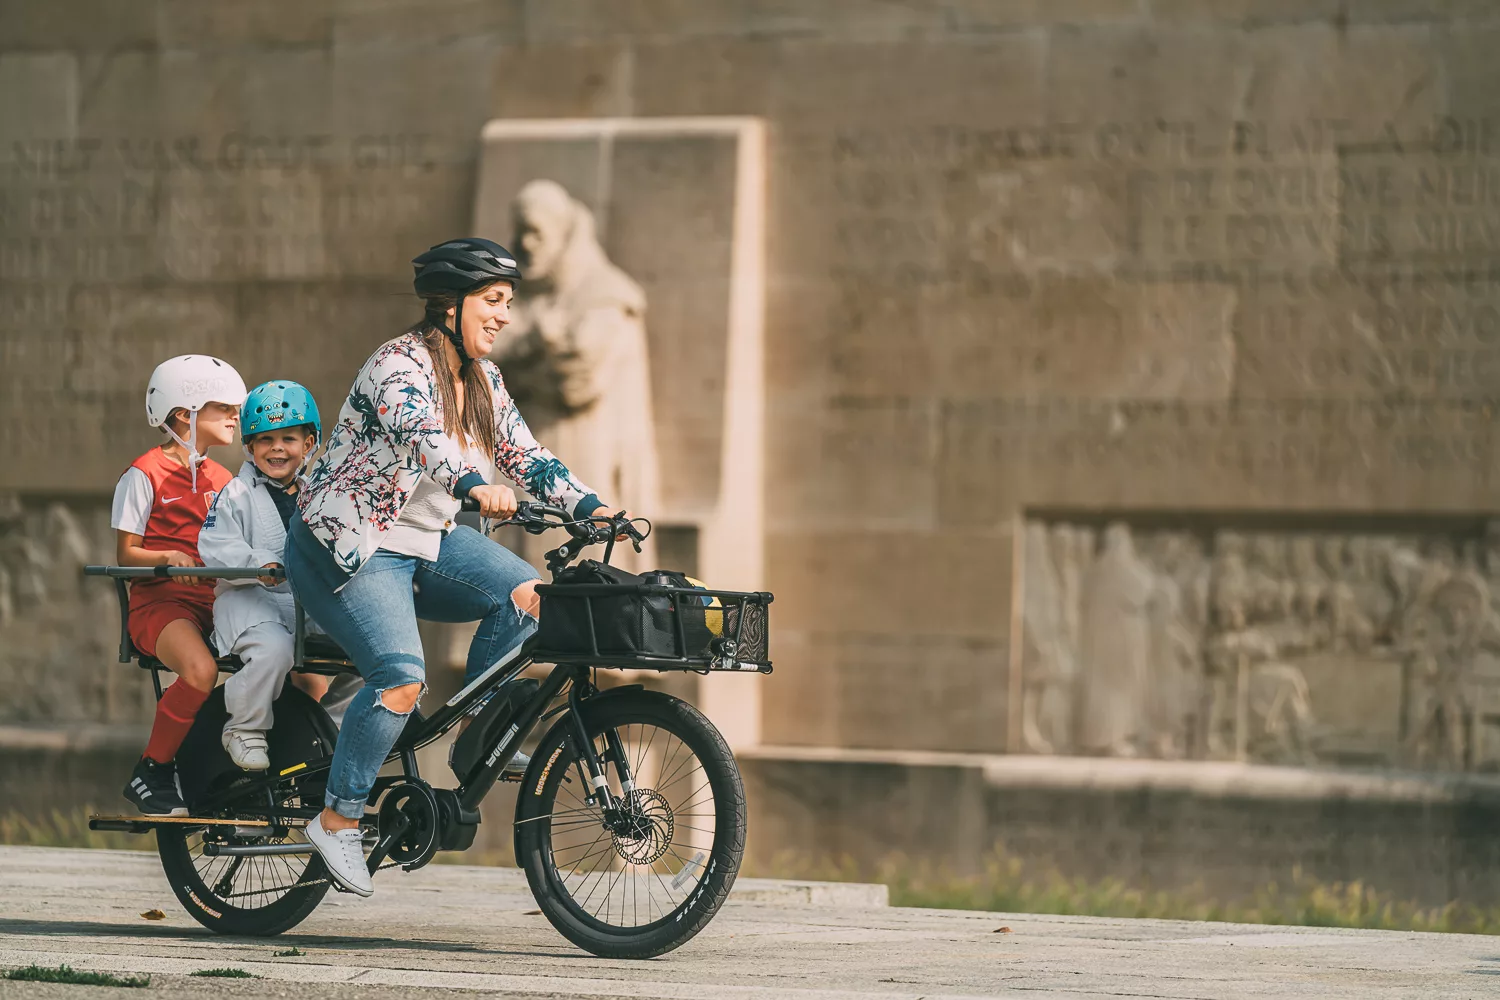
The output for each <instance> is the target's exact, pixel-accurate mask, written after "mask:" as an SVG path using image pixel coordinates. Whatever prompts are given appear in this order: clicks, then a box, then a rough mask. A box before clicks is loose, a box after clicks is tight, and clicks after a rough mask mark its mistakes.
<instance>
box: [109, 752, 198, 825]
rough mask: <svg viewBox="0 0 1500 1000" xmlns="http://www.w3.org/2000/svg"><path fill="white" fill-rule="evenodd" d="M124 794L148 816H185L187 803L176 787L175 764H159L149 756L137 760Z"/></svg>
mask: <svg viewBox="0 0 1500 1000" xmlns="http://www.w3.org/2000/svg"><path fill="white" fill-rule="evenodd" d="M125 797H126V798H127V799H129V800H130V801H131V802H133V803H134V804H135V807H136V808H137V809H139V810H140V811H141V812H143V813H145V814H146V815H148V816H186V815H187V814H188V809H187V803H185V802H183V801H182V793H181V792H179V791H178V790H177V765H176V764H175V763H172V764H158V763H157V762H156V761H154V760H152V759H151V758H149V757H142V758H141V759H140V760H139V761H137V762H136V765H135V770H134V771H132V772H131V774H130V784H128V785H126V786H125Z"/></svg>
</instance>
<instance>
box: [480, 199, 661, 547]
mask: <svg viewBox="0 0 1500 1000" xmlns="http://www.w3.org/2000/svg"><path fill="white" fill-rule="evenodd" d="M512 221H513V223H514V226H515V234H514V242H513V243H512V249H513V250H514V251H515V252H516V254H517V255H518V256H519V257H520V259H521V265H522V268H523V270H524V272H525V274H526V281H525V283H524V284H523V285H522V286H521V289H520V296H519V298H518V300H517V303H516V306H515V308H514V311H513V313H512V322H511V324H510V325H509V326H508V327H506V329H505V331H504V332H503V333H502V334H501V338H500V340H499V341H497V342H496V345H495V348H494V351H493V352H492V354H491V356H492V357H493V358H494V359H495V361H496V362H497V363H498V364H499V365H500V368H501V371H502V372H504V374H505V379H506V384H507V386H508V387H509V388H510V390H511V392H512V393H513V394H514V395H515V397H516V401H517V404H518V405H519V406H520V407H521V412H522V413H523V414H525V416H526V420H527V422H528V423H529V424H530V425H531V427H532V429H533V430H534V432H535V433H536V435H537V437H538V438H539V439H540V440H541V441H542V442H543V443H545V444H546V445H547V446H548V447H549V448H551V449H552V450H553V451H554V452H556V453H557V455H558V456H559V457H561V458H562V460H563V461H564V462H566V463H567V465H568V467H569V468H570V469H572V470H573V471H575V472H576V473H577V474H578V476H579V478H581V479H582V480H583V481H584V482H586V483H588V484H589V485H590V486H592V487H594V488H595V489H597V490H598V491H599V494H600V498H601V499H602V500H604V501H605V502H606V503H609V504H612V505H615V506H619V507H624V508H626V509H628V510H630V511H633V512H636V513H640V514H643V515H645V516H648V517H650V516H659V511H660V509H661V503H660V499H659V498H660V484H659V482H658V457H657V446H656V430H655V423H654V417H653V414H652V404H651V363H650V359H649V357H648V351H647V346H648V345H647V340H646V325H645V313H646V297H645V294H644V292H642V290H641V287H640V286H639V285H638V284H636V283H635V281H633V280H632V279H631V278H630V277H629V276H628V275H626V274H625V272H624V271H622V270H620V269H619V268H618V267H616V266H615V265H614V264H613V263H611V262H610V260H609V258H608V256H607V255H606V254H605V252H604V248H603V247H602V246H600V244H599V240H598V237H597V235H596V232H595V227H594V215H593V213H592V212H591V211H590V210H589V209H588V208H587V207H586V206H585V205H583V204H582V203H581V202H579V201H578V200H577V199H575V198H573V197H572V196H571V195H570V194H569V193H568V192H567V191H566V190H565V189H564V188H563V187H562V185H560V184H558V183H556V182H555V181H550V180H535V181H531V182H530V183H528V184H526V185H525V186H524V187H522V188H521V190H520V192H519V193H518V194H517V195H516V197H515V200H514V202H513V204H512ZM647 545H648V546H649V545H650V542H649V541H648V542H647ZM627 549H628V546H622V547H621V548H619V549H616V554H615V559H614V561H615V562H617V563H618V564H620V565H622V566H624V567H625V568H626V569H642V568H650V567H652V566H654V565H655V561H654V560H655V556H654V553H652V552H651V551H650V549H649V548H648V549H647V550H646V551H644V552H642V553H641V554H640V555H636V554H635V553H634V552H633V551H626V550H627Z"/></svg>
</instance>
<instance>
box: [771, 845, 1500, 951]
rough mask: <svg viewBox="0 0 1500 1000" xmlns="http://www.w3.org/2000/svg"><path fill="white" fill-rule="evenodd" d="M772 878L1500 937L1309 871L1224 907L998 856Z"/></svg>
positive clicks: (1139, 912)
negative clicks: (976, 868)
mask: <svg viewBox="0 0 1500 1000" xmlns="http://www.w3.org/2000/svg"><path fill="white" fill-rule="evenodd" d="M764 869H765V870H760V871H755V872H754V874H757V875H769V876H771V877H783V878H810V879H823V880H829V881H874V882H884V883H885V884H886V885H887V886H889V887H890V893H891V905H892V906H920V907H930V908H933V909H945V910H988V911H991V912H996V913H1055V914H1070V915H1077V916H1092V917H1150V918H1156V919H1163V920H1222V921H1229V922H1231V923H1246V924H1284V925H1300V926H1305V927H1359V928H1372V929H1379V930H1400V931H1438V932H1451V933H1461V934H1497V935H1500V907H1495V906H1476V905H1473V904H1470V903H1461V902H1456V901H1455V902H1450V903H1447V904H1445V905H1443V906H1424V905H1421V904H1419V903H1415V902H1412V901H1409V900H1402V899H1398V898H1397V897H1395V896H1393V895H1392V894H1390V893H1387V892H1382V891H1380V890H1378V889H1376V888H1375V887H1373V886H1371V885H1368V884H1366V883H1364V882H1360V881H1354V882H1322V881H1320V880H1318V879H1316V878H1313V877H1312V876H1309V875H1307V874H1305V873H1304V872H1302V871H1301V870H1300V869H1293V871H1292V872H1291V874H1290V877H1289V878H1288V879H1287V880H1286V881H1285V882H1271V883H1268V884H1266V885H1264V886H1261V887H1260V888H1259V889H1257V890H1256V891H1255V892H1254V893H1252V894H1251V895H1250V896H1248V897H1246V898H1242V899H1223V898H1220V897H1218V896H1216V895H1214V894H1212V893H1210V892H1208V891H1207V889H1205V888H1204V887H1203V886H1201V885H1195V886H1189V887H1186V888H1179V889H1172V890H1155V889H1150V888H1144V887H1141V886H1133V885H1130V884H1129V883H1126V882H1125V881H1123V880H1121V879H1115V878H1105V879H1098V880H1089V879H1084V878H1078V877H1070V876H1068V875H1066V874H1064V873H1063V872H1061V871H1059V870H1058V869H1056V868H1055V867H1050V866H1046V865H1038V864H1036V863H1034V862H1026V861H1023V860H1022V859H1021V858H1017V857H1012V856H1010V855H1009V854H1007V853H1006V852H1005V850H1004V849H1003V848H996V849H995V850H994V851H993V852H992V853H991V854H990V856H989V858H988V859H987V860H986V863H985V866H984V870H983V871H982V872H981V873H979V874H974V875H954V874H953V873H951V872H949V871H946V870H944V869H942V868H939V867H937V866H934V865H932V864H931V863H929V862H926V861H916V860H912V859H910V858H906V857H903V856H900V855H894V856H892V857H889V858H887V859H886V860H885V861H884V862H882V863H881V864H879V865H877V866H875V867H874V868H873V869H870V868H865V867H861V866H860V865H858V864H856V863H855V862H854V861H853V860H852V859H849V858H841V859H824V860H822V861H819V862H815V863H808V862H807V861H806V860H805V859H801V858H799V857H798V856H796V855H794V854H780V855H777V856H776V857H773V858H772V859H771V862H770V864H769V865H767V866H764ZM746 874H750V872H747V873H746Z"/></svg>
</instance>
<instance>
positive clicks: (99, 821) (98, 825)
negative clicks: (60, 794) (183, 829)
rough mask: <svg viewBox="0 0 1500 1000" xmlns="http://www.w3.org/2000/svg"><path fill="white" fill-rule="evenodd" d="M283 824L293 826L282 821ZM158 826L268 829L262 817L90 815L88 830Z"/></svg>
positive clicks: (130, 830) (137, 830)
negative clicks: (251, 827)
mask: <svg viewBox="0 0 1500 1000" xmlns="http://www.w3.org/2000/svg"><path fill="white" fill-rule="evenodd" d="M281 825H283V826H295V825H296V824H295V823H284V824H281ZM158 826H253V827H261V828H267V829H269V828H270V826H271V824H270V823H268V822H266V821H265V820H263V819H221V818H218V817H208V816H140V815H137V816H90V817H89V829H90V830H108V831H111V832H114V833H150V832H151V831H152V830H154V829H156V828H157V827H158Z"/></svg>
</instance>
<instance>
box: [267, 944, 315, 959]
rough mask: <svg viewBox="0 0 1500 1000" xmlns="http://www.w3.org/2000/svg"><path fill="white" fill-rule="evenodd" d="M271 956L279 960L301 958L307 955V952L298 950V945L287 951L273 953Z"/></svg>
mask: <svg viewBox="0 0 1500 1000" xmlns="http://www.w3.org/2000/svg"><path fill="white" fill-rule="evenodd" d="M271 954H272V955H274V956H275V957H277V958H301V957H302V956H303V955H306V954H307V952H305V951H303V950H302V949H301V948H298V947H297V946H296V945H292V946H291V947H290V948H287V949H286V950H285V951H273V952H271Z"/></svg>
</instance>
